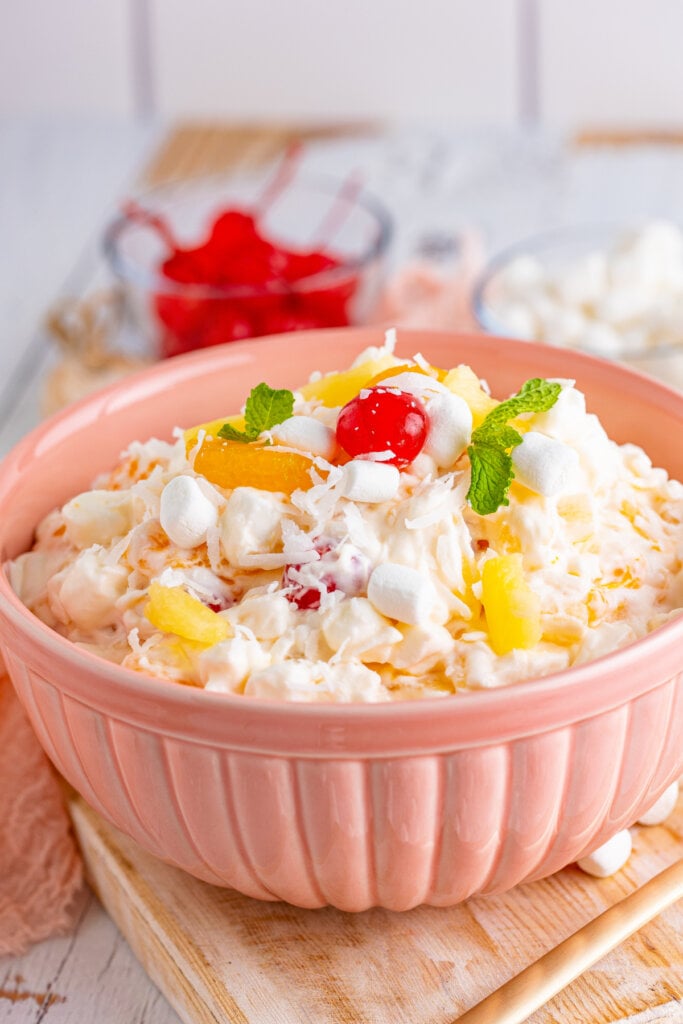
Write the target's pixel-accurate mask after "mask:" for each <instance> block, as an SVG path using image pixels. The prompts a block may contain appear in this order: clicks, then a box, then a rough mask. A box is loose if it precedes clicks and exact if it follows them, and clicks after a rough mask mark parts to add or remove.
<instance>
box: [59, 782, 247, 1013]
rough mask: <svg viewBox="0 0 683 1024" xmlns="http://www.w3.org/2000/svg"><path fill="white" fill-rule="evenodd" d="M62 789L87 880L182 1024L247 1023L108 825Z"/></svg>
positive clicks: (75, 796) (69, 791)
mask: <svg viewBox="0 0 683 1024" xmlns="http://www.w3.org/2000/svg"><path fill="white" fill-rule="evenodd" d="M65 788H66V800H67V805H68V810H69V814H70V816H71V821H72V823H73V827H74V831H75V833H76V837H77V839H78V842H79V846H80V849H81V853H82V856H83V861H84V863H85V868H86V877H87V880H88V882H89V884H90V885H91V886H92V888H93V889H94V891H95V894H96V896H97V897H98V899H99V900H100V902H101V903H102V905H103V906H104V908H105V910H106V911H107V913H108V914H109V915H110V917H111V918H112V919H113V921H114V922H115V923H116V925H117V927H118V928H119V930H120V931H121V933H122V935H123V936H124V937H125V939H126V941H127V942H128V944H129V945H130V947H131V949H132V950H133V952H134V953H135V956H136V957H137V959H138V960H139V961H140V963H141V965H142V967H143V968H144V970H145V971H146V973H147V974H148V975H149V977H150V978H151V979H152V981H153V982H154V984H155V985H156V986H157V987H158V988H159V989H160V991H161V992H162V993H163V994H164V996H165V997H166V998H167V999H168V1001H169V1003H170V1004H171V1005H172V1006H173V1008H174V1009H175V1010H176V1012H177V1013H178V1015H179V1016H180V1017H181V1019H182V1020H183V1021H184V1022H185V1024H226V1022H230V1024H249V1020H248V1018H247V1017H246V1016H245V1015H244V1013H243V1012H242V1010H241V1009H240V1007H239V1006H238V1004H237V1003H236V1002H235V1000H234V999H233V997H232V996H231V994H230V993H229V992H228V991H227V989H226V988H225V987H224V986H223V985H221V983H220V981H219V980H218V979H217V977H216V975H215V974H213V972H211V969H210V968H209V966H208V965H207V964H206V963H205V961H204V958H203V956H202V953H201V951H200V950H199V949H198V947H197V946H196V943H195V942H194V940H193V938H192V936H191V935H189V934H188V932H187V931H186V930H185V929H184V928H183V927H182V925H181V924H180V923H179V922H178V921H177V919H176V918H175V917H174V916H173V915H172V914H171V913H169V911H168V910H167V908H166V907H165V906H164V905H163V904H162V903H161V902H160V901H159V900H158V899H157V898H156V897H155V895H154V893H153V892H152V890H151V889H150V888H149V886H148V885H147V884H146V882H145V881H144V879H142V878H141V876H140V875H139V873H138V872H137V871H136V869H135V868H134V866H133V865H132V864H131V863H130V861H128V860H127V859H126V857H125V855H124V854H123V852H122V850H121V848H120V847H119V846H118V845H117V844H116V843H115V842H114V841H113V833H110V831H109V830H110V828H111V826H109V825H107V823H106V822H104V821H103V820H102V819H101V818H100V817H99V815H98V814H96V812H94V811H93V810H92V809H91V808H90V807H89V806H88V805H87V804H86V802H85V801H84V800H83V799H82V798H81V797H80V796H78V794H77V793H75V792H74V791H73V790H71V789H70V787H65ZM188 959H189V960H190V961H191V964H190V968H189V970H188V966H187V963H188ZM180 963H182V964H183V967H182V968H181V966H180Z"/></svg>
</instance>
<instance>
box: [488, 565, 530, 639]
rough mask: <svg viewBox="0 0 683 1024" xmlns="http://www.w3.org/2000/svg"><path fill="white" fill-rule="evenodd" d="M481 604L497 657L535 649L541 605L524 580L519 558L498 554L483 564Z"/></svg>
mask: <svg viewBox="0 0 683 1024" xmlns="http://www.w3.org/2000/svg"><path fill="white" fill-rule="evenodd" d="M481 581H482V602H483V605H484V611H485V612H486V622H487V625H488V630H489V638H490V642H491V647H492V648H493V650H494V651H495V652H496V654H507V653H508V652H509V651H512V650H514V649H515V648H520V647H521V648H523V649H527V648H529V647H534V646H535V645H536V644H537V643H538V641H539V640H540V639H541V633H542V630H541V602H540V600H539V598H538V597H537V595H536V594H534V592H533V590H532V589H531V587H530V586H529V584H528V583H527V582H526V580H525V579H524V571H523V569H522V556H521V555H500V556H499V557H497V558H491V559H489V560H488V561H487V562H485V563H484V567H483V570H482V575H481Z"/></svg>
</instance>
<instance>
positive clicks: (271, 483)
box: [194, 438, 313, 494]
mask: <svg viewBox="0 0 683 1024" xmlns="http://www.w3.org/2000/svg"><path fill="white" fill-rule="evenodd" d="M312 466H313V462H312V460H311V459H309V458H308V456H306V455H299V454H298V453H297V452H278V451H273V449H272V448H271V447H269V446H261V445H253V444H240V443H239V442H235V441H224V440H223V439H222V438H206V439H205V441H204V442H203V444H202V446H201V448H200V449H199V451H198V452H197V455H196V456H195V460H194V470H195V473H200V474H201V475H202V476H204V477H206V479H207V480H209V481H210V482H211V483H212V484H218V486H219V487H225V488H226V490H232V489H233V488H234V487H257V488H258V489H259V490H261V491H281V492H283V493H284V494H291V493H292V491H297V490H302V491H307V490H308V489H309V488H310V487H312V486H313V480H312V479H311V473H310V470H311V468H312Z"/></svg>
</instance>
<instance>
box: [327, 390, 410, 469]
mask: <svg viewBox="0 0 683 1024" xmlns="http://www.w3.org/2000/svg"><path fill="white" fill-rule="evenodd" d="M428 430H429V417H428V416H427V410H426V409H425V407H424V405H423V404H422V402H421V401H420V400H419V399H418V398H415V396H414V395H410V394H408V392H407V391H399V390H398V389H397V388H392V387H390V386H387V385H381V386H378V387H374V388H367V389H364V390H363V391H361V392H360V394H359V395H357V396H356V397H355V398H352V399H351V401H350V402H348V403H347V404H346V405H345V406H344V408H343V409H342V411H341V412H340V413H339V418H338V420H337V442H338V443H339V445H340V447H342V448H343V449H344V451H345V452H346V453H347V454H348V455H351V456H352V457H354V458H355V457H357V456H359V455H360V456H362V455H369V454H371V453H372V454H374V453H384V452H391V457H390V458H387V459H385V460H383V461H386V462H388V463H390V464H391V465H393V466H398V467H399V469H401V468H402V467H403V466H407V465H408V464H409V463H410V462H412V461H413V459H414V458H416V456H418V455H419V454H420V452H421V451H422V448H423V447H424V443H425V441H426V440H427V431H428Z"/></svg>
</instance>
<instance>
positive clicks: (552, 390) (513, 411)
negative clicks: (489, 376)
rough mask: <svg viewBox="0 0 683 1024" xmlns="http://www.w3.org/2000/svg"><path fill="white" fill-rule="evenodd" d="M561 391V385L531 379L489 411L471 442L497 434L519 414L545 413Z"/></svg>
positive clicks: (539, 379)
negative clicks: (514, 393)
mask: <svg viewBox="0 0 683 1024" xmlns="http://www.w3.org/2000/svg"><path fill="white" fill-rule="evenodd" d="M561 390H562V385H561V384H557V383H556V382H554V381H549V380H544V379H543V378H542V377H533V378H532V379H531V380H528V381H526V383H525V384H523V385H522V387H521V388H520V389H519V391H518V392H517V394H516V395H513V396H512V398H508V399H507V400H506V401H505V402H501V403H500V405H497V406H496V408H495V409H492V410H491V412H490V413H489V414H488V416H487V417H486V419H485V420H484V422H483V423H482V424H481V426H480V427H477V429H476V430H475V431H474V433H473V435H472V440H473V441H475V440H476V439H479V440H483V439H484V438H485V437H487V436H488V435H489V434H490V433H491V432H493V433H494V434H495V433H497V432H498V430H499V429H500V427H501V426H503V425H504V424H505V423H507V421H508V420H511V419H514V417H515V416H519V415H520V413H523V412H546V411H547V410H548V409H551V408H552V407H553V406H554V405H555V402H556V401H557V399H558V396H559V394H560V391H561ZM518 443H519V442H518Z"/></svg>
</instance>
